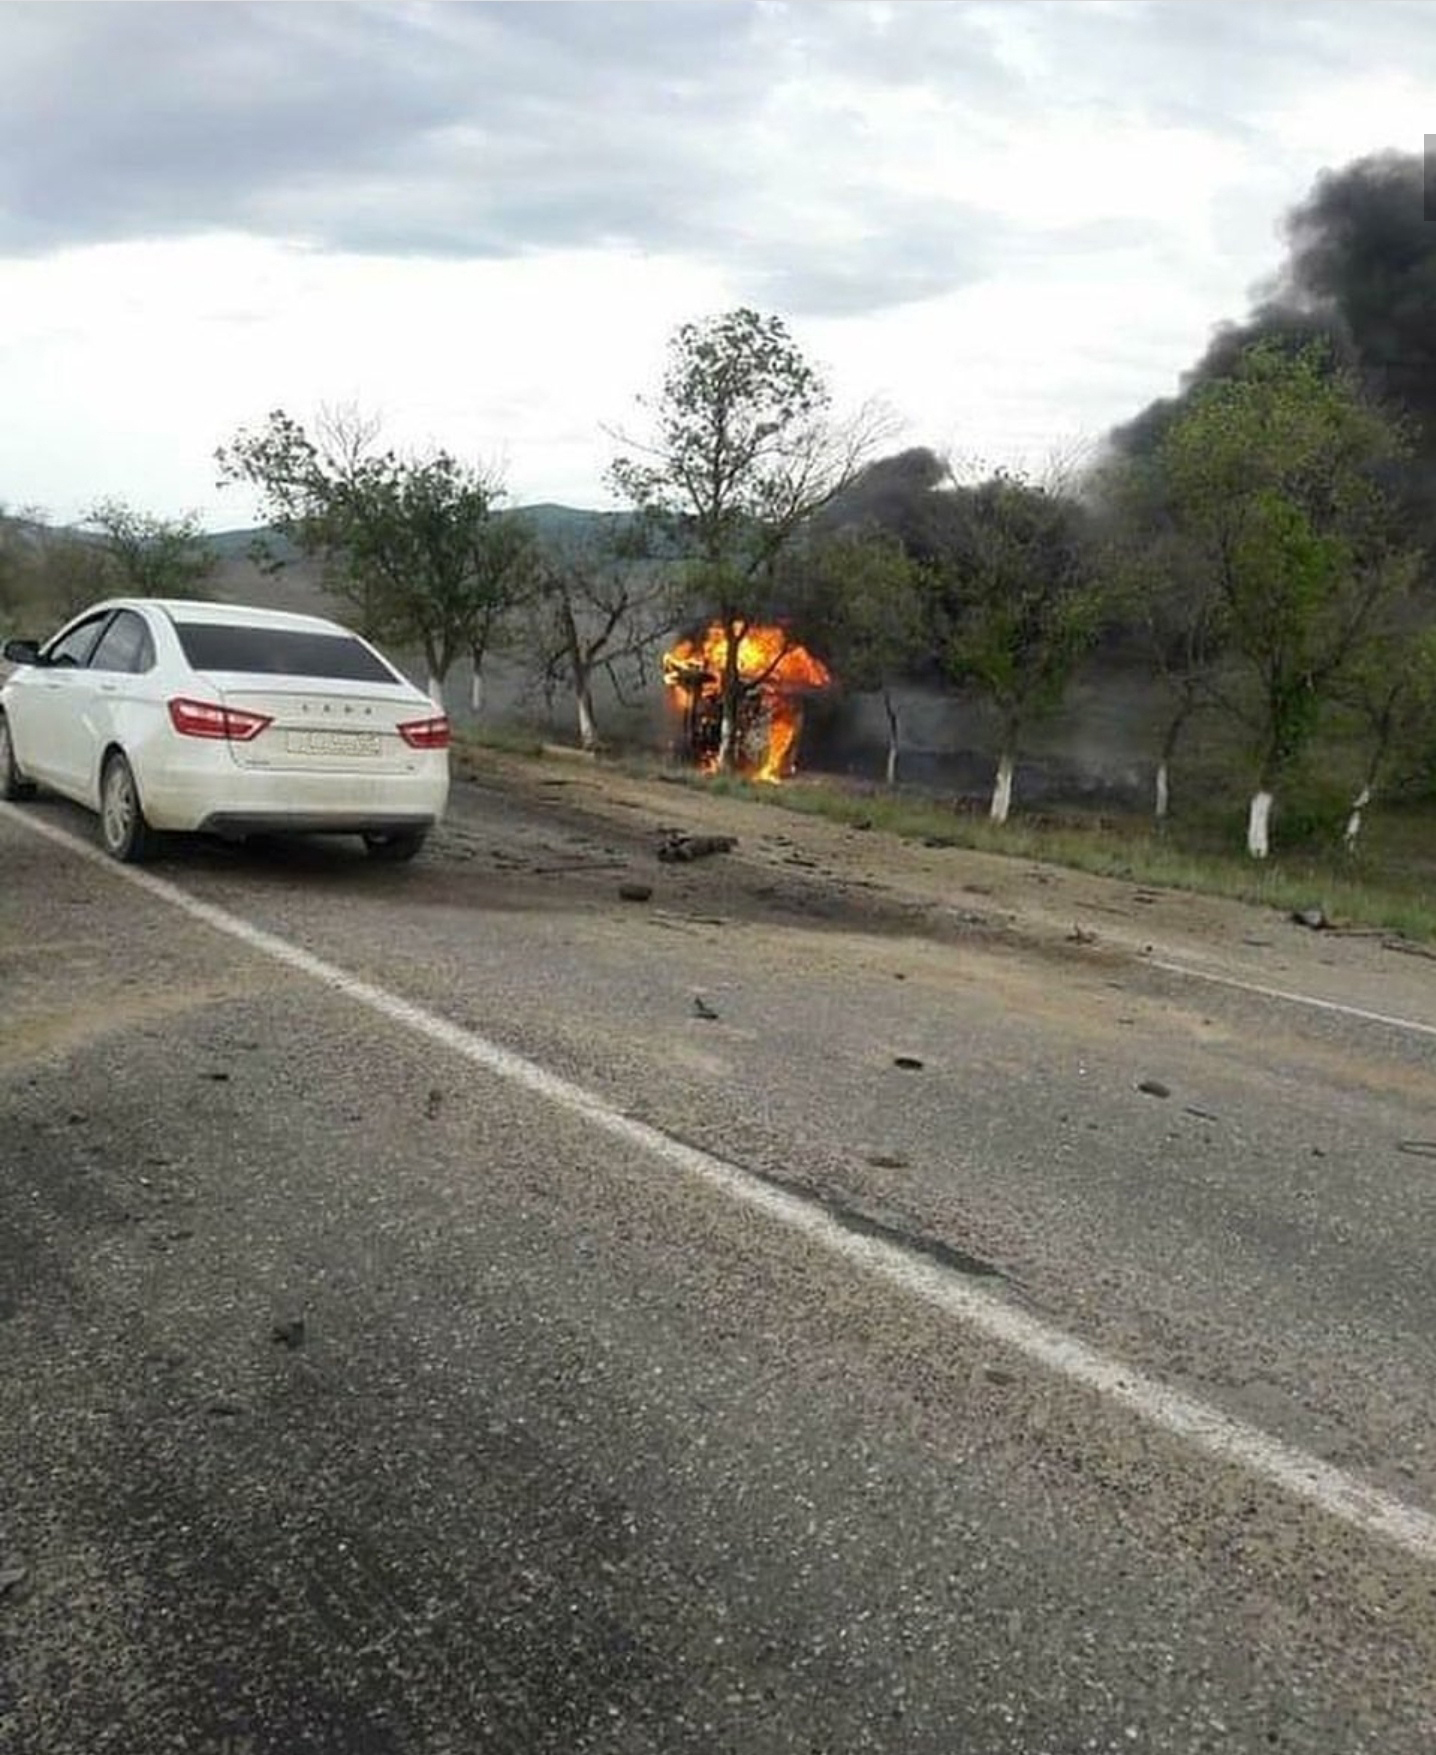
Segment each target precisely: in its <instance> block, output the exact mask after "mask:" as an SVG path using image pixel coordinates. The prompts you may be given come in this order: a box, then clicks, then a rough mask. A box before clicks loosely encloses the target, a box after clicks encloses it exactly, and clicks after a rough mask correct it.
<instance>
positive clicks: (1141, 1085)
mask: <svg viewBox="0 0 1436 1755" xmlns="http://www.w3.org/2000/svg"><path fill="white" fill-rule="evenodd" d="M1137 1089H1138V1090H1139V1091H1141V1092H1142V1094H1143V1095H1144V1096H1147V1097H1170V1096H1171V1094H1172V1091H1171V1087H1170V1086H1169V1085H1164V1084H1163V1083H1162V1081H1161V1080H1160V1079H1139V1080H1138V1081H1137Z"/></svg>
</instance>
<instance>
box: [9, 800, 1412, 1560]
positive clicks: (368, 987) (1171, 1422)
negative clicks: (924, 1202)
mask: <svg viewBox="0 0 1436 1755" xmlns="http://www.w3.org/2000/svg"><path fill="white" fill-rule="evenodd" d="M0 819H5V820H9V821H11V822H14V823H17V824H20V825H23V826H24V827H25V828H28V829H30V830H31V831H32V832H33V833H35V834H38V835H43V836H45V837H46V838H47V839H49V840H51V841H54V842H56V843H57V844H58V845H59V846H62V847H64V848H66V849H67V850H68V851H70V852H72V853H75V854H78V855H79V856H80V857H82V858H84V859H87V860H89V861H90V862H91V863H92V864H94V865H97V866H99V867H100V868H101V869H102V870H104V871H106V872H108V873H109V874H110V875H111V876H113V877H116V878H120V879H122V880H124V881H125V882H127V883H130V884H133V885H134V886H135V887H136V888H138V889H141V890H143V891H145V893H146V894H148V895H150V896H153V897H154V898H155V899H156V900H158V901H161V902H165V903H167V904H169V906H171V907H173V908H178V909H179V910H180V911H181V913H184V914H187V915H189V916H190V918H191V919H193V920H197V921H200V922H201V923H202V924H203V925H205V926H208V927H210V928H212V929H213V930H214V931H215V932H219V933H223V934H224V935H226V936H227V937H229V938H232V939H236V940H238V941H239V943H241V944H243V945H247V946H248V947H249V948H250V949H251V950H254V951H258V952H260V953H261V954H262V955H263V956H266V957H270V958H272V959H273V960H274V961H275V962H277V963H280V964H282V965H283V966H284V967H286V968H288V969H293V970H295V971H296V972H297V973H299V974H302V975H308V976H310V977H312V978H313V979H314V980H315V981H317V982H320V983H321V984H322V985H323V986H325V987H328V988H331V989H333V990H334V991H335V992H338V993H341V994H343V995H344V996H345V997H346V998H347V999H351V1000H353V1001H355V1002H356V1003H357V1004H359V1005H363V1006H367V1007H368V1008H369V1009H370V1010H371V1011H374V1012H377V1013H378V1014H379V1015H380V1016H381V1017H384V1018H387V1019H388V1020H389V1021H390V1022H391V1023H395V1024H399V1025H402V1026H403V1027H404V1028H405V1029H407V1030H412V1031H413V1032H414V1033H415V1034H416V1035H418V1036H423V1037H426V1038H427V1039H428V1040H429V1041H431V1042H434V1043H436V1044H438V1045H439V1046H440V1047H441V1048H446V1049H448V1050H449V1051H450V1052H451V1053H453V1054H456V1055H459V1056H460V1057H461V1058H463V1059H465V1060H467V1061H470V1062H471V1063H472V1064H474V1065H475V1066H479V1067H482V1068H483V1069H484V1070H485V1071H486V1072H490V1073H493V1074H494V1075H496V1076H497V1077H499V1078H502V1079H507V1080H508V1081H509V1082H510V1083H512V1084H515V1085H518V1086H520V1087H521V1088H523V1089H524V1090H527V1091H531V1092H532V1093H533V1094H534V1095H536V1096H539V1097H542V1098H544V1099H545V1100H546V1101H547V1102H550V1103H552V1104H554V1105H555V1106H556V1107H558V1108H560V1109H564V1110H567V1111H568V1112H569V1113H570V1114H572V1115H576V1116H578V1117H579V1118H580V1119H581V1120H583V1121H586V1122H589V1123H590V1124H591V1125H592V1126H594V1127H596V1128H599V1129H601V1130H602V1131H603V1132H605V1133H607V1134H610V1135H611V1136H612V1137H614V1138H615V1139H618V1140H621V1141H623V1142H624V1143H625V1144H626V1145H629V1146H632V1147H634V1148H635V1149H637V1150H638V1151H641V1152H644V1153H647V1154H649V1155H651V1156H653V1157H655V1158H658V1159H659V1160H661V1161H662V1162H663V1163H665V1164H668V1165H670V1166H671V1167H672V1168H673V1169H675V1170H680V1171H683V1172H684V1173H685V1174H687V1175H689V1176H692V1177H695V1178H697V1179H698V1180H699V1181H701V1182H704V1183H706V1184H707V1185H708V1186H709V1187H710V1188H713V1189H716V1190H718V1191H719V1192H720V1193H722V1194H724V1195H726V1196H728V1197H729V1198H730V1199H731V1200H734V1201H736V1202H738V1203H740V1204H741V1205H743V1206H746V1207H749V1208H750V1209H752V1210H754V1211H756V1212H760V1213H763V1214H765V1215H766V1216H767V1217H769V1218H771V1219H774V1220H776V1221H777V1222H778V1223H779V1224H782V1225H785V1226H787V1227H788V1229H789V1230H792V1231H795V1232H797V1233H798V1234H799V1235H801V1236H803V1237H806V1238H807V1239H808V1240H809V1241H811V1242H813V1243H815V1244H817V1245H818V1246H819V1247H820V1248H822V1249H825V1250H827V1251H828V1252H829V1253H830V1254H832V1255H835V1256H839V1257H841V1258H842V1259H844V1260H846V1261H849V1262H852V1263H853V1264H855V1265H857V1266H859V1267H862V1268H864V1269H866V1270H867V1271H868V1272H869V1273H871V1274H874V1275H875V1276H877V1277H878V1278H880V1279H883V1280H887V1281H888V1282H889V1283H890V1284H892V1285H894V1286H897V1287H899V1288H900V1289H901V1290H902V1291H904V1292H907V1293H909V1294H912V1295H914V1296H916V1297H919V1298H921V1299H923V1300H924V1301H925V1302H926V1303H928V1304H930V1305H932V1306H934V1307H935V1308H937V1309H939V1310H942V1311H944V1312H946V1313H947V1314H948V1315H950V1316H954V1317H956V1318H957V1319H958V1320H959V1321H960V1322H962V1323H964V1324H966V1325H967V1326H968V1327H969V1328H972V1329H975V1330H976V1331H977V1332H978V1333H980V1334H983V1335H985V1336H987V1337H988V1339H990V1340H993V1341H996V1342H999V1343H1000V1344H1002V1345H1004V1346H1009V1347H1012V1348H1014V1349H1016V1350H1017V1351H1018V1352H1021V1353H1023V1354H1025V1355H1026V1356H1027V1357H1028V1358H1029V1359H1032V1360H1034V1361H1035V1362H1036V1363H1038V1364H1039V1365H1042V1366H1045V1367H1046V1368H1047V1369H1048V1370H1050V1371H1052V1372H1055V1373H1056V1374H1057V1375H1059V1376H1061V1377H1065V1378H1066V1379H1067V1380H1068V1381H1069V1382H1072V1383H1076V1384H1080V1385H1081V1386H1082V1387H1083V1388H1085V1389H1089V1390H1092V1391H1094V1392H1095V1393H1096V1394H1097V1395H1099V1396H1103V1397H1105V1398H1106V1399H1107V1400H1108V1401H1110V1402H1114V1403H1116V1404H1117V1405H1118V1406H1120V1407H1123V1408H1125V1409H1127V1410H1128V1412H1130V1413H1132V1414H1134V1415H1135V1416H1136V1417H1137V1418H1138V1419H1140V1420H1143V1421H1145V1422H1146V1423H1147V1424H1148V1425H1150V1426H1155V1427H1157V1428H1159V1429H1160V1430H1161V1431H1164V1432H1167V1433H1169V1434H1171V1435H1172V1436H1173V1437H1176V1438H1179V1439H1182V1440H1184V1441H1185V1442H1186V1443H1188V1444H1190V1445H1192V1446H1193V1447H1194V1448H1195V1449H1198V1450H1201V1451H1204V1452H1205V1453H1206V1454H1207V1455H1209V1456H1211V1457H1214V1458H1216V1459H1217V1460H1218V1461H1219V1462H1222V1463H1227V1464H1234V1465H1236V1466H1238V1467H1240V1468H1243V1469H1246V1470H1248V1471H1249V1472H1250V1473H1252V1474H1254V1475H1257V1476H1260V1477H1261V1478H1262V1479H1264V1480H1266V1481H1267V1482H1269V1483H1270V1484H1271V1485H1273V1486H1275V1487H1278V1488H1280V1489H1282V1490H1283V1491H1285V1492H1287V1493H1290V1494H1291V1495H1293V1496H1294V1497H1296V1498H1299V1499H1304V1500H1306V1501H1307V1502H1308V1503H1310V1504H1312V1505H1314V1506H1316V1507H1317V1508H1318V1509H1319V1510H1320V1511H1322V1512H1324V1513H1326V1514H1327V1515H1328V1516H1330V1517H1334V1518H1339V1519H1340V1520H1341V1521H1342V1522H1343V1523H1346V1524H1349V1525H1351V1526H1352V1527H1354V1528H1356V1529H1358V1530H1361V1531H1362V1532H1363V1533H1365V1534H1367V1535H1371V1536H1376V1537H1378V1538H1380V1539H1382V1540H1384V1541H1387V1542H1390V1543H1392V1544H1394V1545H1395V1546H1396V1547H1398V1548H1401V1549H1403V1550H1404V1551H1405V1552H1406V1553H1408V1554H1410V1555H1413V1556H1414V1557H1415V1558H1416V1559H1418V1560H1422V1561H1436V1517H1433V1516H1432V1515H1431V1514H1430V1513H1429V1512H1426V1511H1423V1510H1421V1509H1420V1508H1419V1507H1417V1506H1415V1505H1410V1504H1408V1503H1407V1502H1406V1501H1405V1500H1402V1499H1398V1498H1396V1497H1395V1496H1394V1495H1393V1494H1390V1493H1385V1492H1383V1491H1382V1490H1381V1489H1380V1488H1377V1487H1373V1486H1370V1485H1369V1484H1368V1483H1366V1482H1364V1481H1362V1480H1359V1479H1358V1478H1357V1477H1356V1476H1355V1475H1351V1474H1348V1473H1347V1472H1346V1471H1345V1470H1344V1469H1339V1468H1336V1467H1335V1466H1333V1465H1332V1464H1331V1463H1327V1462H1323V1461H1322V1460H1321V1458H1320V1457H1316V1456H1312V1455H1310V1454H1309V1453H1308V1452H1306V1451H1302V1450H1299V1449H1297V1448H1296V1447H1295V1446H1294V1445H1290V1444H1286V1443H1284V1442H1283V1441H1282V1440H1281V1439H1279V1438H1273V1437H1272V1436H1271V1435H1270V1434H1269V1433H1266V1432H1263V1431H1261V1430H1260V1428H1258V1427H1256V1426H1251V1425H1248V1424H1247V1423H1246V1422H1245V1421H1242V1420H1237V1419H1234V1418H1233V1417H1232V1416H1231V1415H1230V1414H1226V1413H1223V1412H1222V1410H1221V1409H1220V1408H1215V1407H1212V1406H1210V1405H1209V1404H1207V1403H1205V1402H1201V1401H1198V1400H1197V1399H1196V1398H1195V1397H1193V1396H1188V1395H1184V1394H1183V1393H1182V1392H1181V1391H1180V1390H1175V1389H1172V1388H1170V1387H1169V1386H1168V1385H1166V1384H1164V1383H1161V1382H1159V1381H1158V1380H1157V1379H1156V1378H1153V1377H1148V1376H1146V1375H1145V1374H1144V1373H1142V1372H1140V1371H1134V1370H1132V1369H1130V1368H1129V1367H1128V1366H1126V1365H1124V1364H1122V1362H1121V1361H1120V1360H1119V1359H1115V1358H1113V1357H1111V1356H1110V1355H1109V1354H1106V1353H1103V1352H1100V1351H1099V1350H1098V1349H1097V1348H1095V1347H1091V1346H1088V1345H1087V1343H1086V1342H1085V1341H1080V1340H1078V1339H1077V1337H1076V1336H1075V1335H1070V1334H1068V1333H1066V1331H1065V1330H1063V1329H1059V1328H1054V1327H1052V1326H1050V1325H1049V1324H1047V1323H1044V1322H1040V1321H1038V1320H1037V1319H1036V1318H1035V1317H1032V1316H1029V1315H1027V1314H1026V1312H1024V1311H1021V1310H1018V1309H1015V1308H1014V1307H1013V1306H1012V1305H1010V1304H1007V1303H1004V1302H1003V1300H1002V1299H1001V1298H1000V1297H998V1296H996V1295H995V1294H993V1293H991V1292H988V1291H984V1290H982V1289H981V1288H979V1287H976V1286H973V1285H971V1284H969V1283H967V1282H966V1281H964V1280H963V1279H962V1278H961V1277H960V1276H959V1275H957V1274H956V1273H954V1272H953V1271H952V1270H950V1269H947V1268H944V1267H942V1266H940V1265H939V1264H938V1263H936V1262H933V1261H929V1260H927V1259H925V1258H923V1257H921V1256H916V1255H912V1254H910V1253H909V1252H908V1251H906V1250H904V1249H903V1248H901V1247H900V1246H899V1245H898V1244H895V1243H890V1242H888V1241H886V1240H885V1239H883V1238H879V1237H868V1236H862V1235H860V1234H857V1233H854V1232H852V1231H849V1230H847V1229H845V1228H844V1227H843V1226H842V1225H840V1224H839V1223H838V1221H837V1220H836V1219H834V1218H832V1217H831V1216H830V1215H829V1214H828V1213H826V1212H825V1211H823V1209H822V1208H821V1207H818V1206H816V1205H814V1204H813V1203H812V1202H810V1201H806V1200H804V1199H802V1197H801V1196H799V1195H795V1194H789V1193H787V1192H786V1191H784V1190H783V1189H779V1188H775V1187H773V1186H772V1184H771V1183H767V1182H764V1181H762V1180H761V1179H760V1178H758V1177H756V1176H753V1175H751V1174H750V1173H749V1172H747V1171H745V1170H743V1169H741V1168H740V1167H739V1166H737V1165H736V1164H730V1163H727V1162H726V1161H725V1160H724V1159H722V1158H718V1157H715V1156H713V1155H712V1154H711V1153H709V1152H705V1151H702V1150H700V1149H699V1148H698V1147H696V1146H688V1145H684V1144H683V1143H682V1142H681V1141H678V1140H675V1139H672V1138H670V1137H669V1135H667V1134H665V1133H662V1132H660V1131H659V1129H657V1128H656V1127H651V1126H650V1125H649V1124H648V1123H647V1122H644V1121H638V1120H636V1119H635V1118H634V1117H633V1116H631V1115H625V1114H624V1113H623V1112H622V1111H621V1110H619V1109H615V1108H614V1107H613V1106H612V1105H611V1104H610V1103H609V1102H607V1101H606V1100H605V1099H604V1098H603V1097H600V1096H598V1095H597V1094H595V1093H594V1092H592V1091H588V1090H585V1089H584V1088H583V1086H581V1085H577V1084H574V1083H572V1082H571V1081H570V1080H568V1079H565V1078H560V1077H559V1076H558V1075H557V1074H555V1073H551V1072H548V1071H546V1070H545V1069H544V1068H543V1067H541V1066H539V1065H538V1064H537V1063H536V1062H534V1061H531V1060H528V1059H526V1058H525V1057H524V1056H523V1055H521V1054H515V1053H514V1052H513V1051H512V1050H511V1049H507V1048H504V1047H502V1046H501V1045H500V1044H499V1043H497V1042H490V1041H489V1040H487V1038H485V1037H483V1036H480V1035H478V1034H477V1033H476V1032H475V1031H472V1030H467V1029H464V1028H463V1027H462V1026H460V1025H458V1024H453V1023H450V1022H449V1021H448V1019H446V1018H441V1017H439V1016H438V1015H437V1014H436V1013H434V1012H430V1011H427V1010H425V1008H424V1007H423V1006H420V1005H415V1004H414V1002H413V1001H412V1000H407V999H402V998H400V997H399V995H397V994H394V993H390V992H389V991H388V990H387V989H385V988H382V987H378V986H375V985H374V983H373V982H370V981H365V980H363V979H362V978H361V977H359V976H357V975H351V974H349V973H348V972H347V971H346V970H343V969H340V968H338V967H336V966H335V965H334V964H333V963H328V962H326V961H325V960H324V959H323V958H322V957H316V956H315V955H314V954H313V953H312V952H310V951H306V950H304V949H302V948H301V947H300V946H299V945H295V944H291V943H290V942H289V940H288V939H283V938H280V937H278V936H277V935H276V934H274V933H271V932H267V931H266V930H265V929H264V928H263V927H259V926H254V925H251V923H250V922H249V921H247V920H243V919H241V918H240V917H239V916H238V915H237V914H231V913H230V912H229V911H228V910H227V909H224V908H218V907H215V906H214V905H213V904H212V903H209V902H202V901H200V900H199V898H198V897H196V896H191V895H190V894H189V893H188V892H187V891H185V890H182V889H180V888H179V886H178V885H176V884H172V883H170V882H169V881H168V880H167V879H165V878H159V877H156V876H154V874H153V873H151V872H146V871H140V870H136V869H135V867H133V866H122V865H118V864H116V863H115V862H114V861H113V860H112V859H110V858H109V857H108V855H106V854H104V853H102V852H101V851H100V849H99V848H97V847H95V846H92V845H91V844H89V843H88V842H84V841H81V840H78V839H77V838H76V837H75V836H73V835H71V834H70V833H69V832H68V831H67V830H64V829H57V828H55V827H54V826H53V825H51V824H49V823H46V822H43V821H41V820H39V819H38V818H35V817H32V816H29V815H27V814H26V813H24V812H23V811H19V810H17V809H15V807H14V806H13V805H6V804H0Z"/></svg>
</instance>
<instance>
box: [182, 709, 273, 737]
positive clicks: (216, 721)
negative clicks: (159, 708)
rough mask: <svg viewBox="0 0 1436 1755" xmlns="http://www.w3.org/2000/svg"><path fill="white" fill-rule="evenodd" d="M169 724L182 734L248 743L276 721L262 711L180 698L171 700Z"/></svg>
mask: <svg viewBox="0 0 1436 1755" xmlns="http://www.w3.org/2000/svg"><path fill="white" fill-rule="evenodd" d="M170 724H171V725H173V726H174V728H175V730H176V731H177V732H178V733H179V734H180V736H181V737H223V738H228V739H229V741H230V742H231V743H248V742H249V741H250V739H251V738H256V737H258V736H259V734H260V732H261V731H263V730H264V728H265V726H266V725H271V724H273V721H272V720H271V719H270V718H268V717H267V716H266V715H265V714H263V713H241V712H239V711H238V710H237V709H236V708H234V707H216V706H213V705H212V704H211V703H210V702H209V701H186V700H184V699H180V700H175V701H171V702H170Z"/></svg>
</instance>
